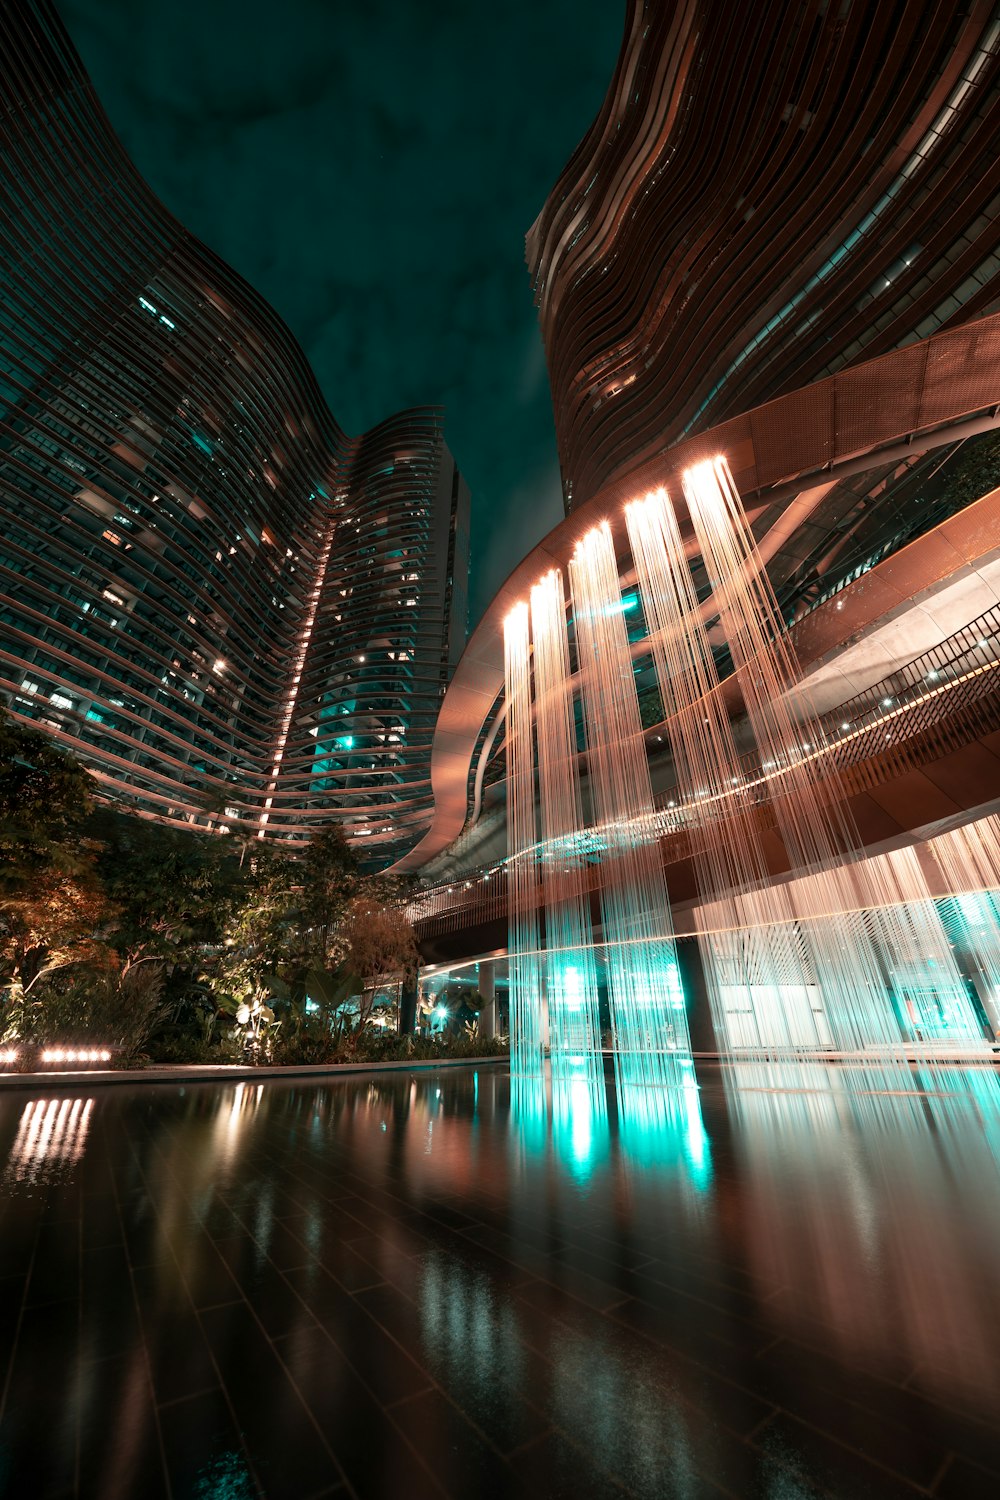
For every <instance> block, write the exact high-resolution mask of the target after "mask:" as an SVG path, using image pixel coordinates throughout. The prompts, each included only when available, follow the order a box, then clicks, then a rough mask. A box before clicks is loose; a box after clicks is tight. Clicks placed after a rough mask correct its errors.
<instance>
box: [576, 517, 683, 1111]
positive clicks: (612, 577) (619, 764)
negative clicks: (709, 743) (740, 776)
mask: <svg viewBox="0 0 1000 1500" xmlns="http://www.w3.org/2000/svg"><path fill="white" fill-rule="evenodd" d="M570 584H571V588H572V594H573V616H574V624H575V630H576V646H577V656H578V665H579V671H580V677H581V681H582V687H583V706H584V726H585V731H586V742H587V768H588V773H589V780H590V786H591V792H592V797H593V803H594V815H595V822H596V828H597V835H598V840H599V843H600V847H601V864H602V871H601V874H602V891H601V915H602V920H603V925H604V937H605V941H606V945H607V957H608V998H609V1004H610V1008H611V1022H612V1030H613V1032H614V1046H615V1069H616V1076H617V1078H618V1081H619V1084H622V1083H625V1084H633V1083H639V1084H642V1085H644V1086H651V1087H659V1086H663V1085H673V1084H675V1083H677V1082H678V1081H679V1080H680V1079H681V1077H682V1076H684V1069H690V1067H691V1058H690V1041H689V1039H688V1029H687V1016H686V1014H685V1011H684V997H683V993H682V991H681V986H680V977H679V973H678V968H677V954H676V950H675V946H674V941H673V924H672V921H671V916H670V906H669V902H668V899H667V890H666V884H665V881H664V876H663V865H662V861H661V859H660V854H659V849H658V847H657V839H656V831H655V825H654V819H653V794H652V788H651V786H650V780H649V766H648V763H647V760H646V751H645V744H644V741H643V736H642V724H641V720H640V716H639V701H638V698H637V696H636V690H635V678H634V677H633V674H632V659H631V653H630V650H629V641H628V632H627V630H626V628H625V621H624V618H623V613H622V610H623V605H622V597H621V590H620V588H619V585H618V568H617V563H616V559H615V549H614V544H613V541H612V537H611V528H610V526H609V525H608V524H607V522H604V523H602V524H601V525H600V526H597V527H594V529H593V530H592V531H590V532H588V533H587V535H586V536H584V537H583V538H582V540H581V541H580V542H579V543H578V545H577V548H576V551H575V553H574V555H573V559H572V561H571V563H570Z"/></svg>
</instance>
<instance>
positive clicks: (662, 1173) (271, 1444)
mask: <svg viewBox="0 0 1000 1500" xmlns="http://www.w3.org/2000/svg"><path fill="white" fill-rule="evenodd" d="M998 1330H1000V1073H998V1072H996V1071H994V1070H993V1069H992V1068H990V1067H988V1066H986V1067H981V1068H960V1067H941V1068H938V1069H936V1070H935V1069H933V1068H914V1069H905V1070H904V1069H900V1068H898V1067H897V1068H887V1069H882V1070H878V1069H873V1068H866V1069H854V1070H847V1069H844V1068H838V1067H836V1066H819V1065H796V1066H791V1065H789V1066H782V1067H779V1066H766V1065H763V1064H754V1065H752V1066H751V1065H746V1066H742V1065H741V1066H739V1067H735V1068H728V1069H725V1070H720V1069H719V1068H717V1067H699V1069H698V1073H697V1076H696V1075H695V1074H694V1073H692V1075H691V1077H690V1079H689V1081H688V1083H687V1085H686V1086H682V1087H680V1088H678V1089H676V1090H673V1091H671V1092H670V1093H668V1094H664V1093H662V1092H658V1091H656V1090H648V1089H643V1088H641V1087H639V1086H636V1087H635V1088H633V1089H631V1090H629V1089H627V1088H624V1087H622V1089H621V1092H620V1093H619V1092H616V1087H615V1083H614V1080H613V1079H612V1078H611V1077H610V1076H608V1077H601V1076H600V1075H597V1076H595V1075H594V1073H593V1070H583V1071H582V1072H581V1074H580V1076H579V1077H573V1076H568V1077H563V1076H560V1077H559V1078H557V1079H556V1080H554V1081H553V1080H545V1081H539V1080H520V1081H516V1082H515V1083H514V1084H512V1081H511V1079H510V1078H509V1077H508V1075H507V1072H506V1069H505V1068H503V1067H485V1068H478V1069H477V1068H473V1067H470V1068H468V1069H457V1070H446V1071H443V1072H441V1073H434V1072H414V1073H412V1074H407V1073H394V1074H386V1075H382V1076H376V1075H372V1076H365V1077H355V1078H346V1079H342V1080H338V1081H335V1082H332V1083H322V1084H315V1083H313V1082H312V1081H302V1080H299V1081H292V1080H288V1081H280V1082H268V1083H262V1084H260V1085H256V1084H255V1085H249V1084H233V1085H229V1084H227V1085H208V1084H193V1085H191V1084H189V1085H187V1086H181V1085H179V1084H178V1085H169V1086H168V1085H143V1086H133V1085H116V1086H115V1087H111V1088H104V1089H102V1088H99V1087H95V1088H93V1089H92V1090H91V1091H90V1092H89V1093H88V1092H87V1091H86V1090H81V1091H75V1092H73V1093H66V1094H64V1095H61V1094H60V1093H59V1092H58V1091H57V1090H56V1089H49V1090H48V1091H45V1092H39V1093H37V1094H35V1093H32V1092H30V1091H29V1090H27V1089H21V1090H13V1089H7V1090H4V1091H3V1092H2V1093H0V1403H2V1405H0V1496H2V1497H5V1500H6V1497H21V1496H25V1497H36V1496H37V1497H42V1496H64V1495H65V1496H69V1495H79V1496H88V1497H89V1496H95V1497H100V1500H114V1497H124V1496H141V1497H146V1496H161V1495H162V1496H172V1497H174V1500H188V1497H192V1500H194V1497H197V1500H243V1497H250V1496H257V1495H266V1496H269V1497H284V1496H288V1497H295V1500H302V1497H309V1496H316V1497H319V1496H323V1495H332V1494H343V1495H345V1496H349V1495H357V1496H373V1497H374V1496H387V1497H388V1496H391V1497H396V1496H401V1497H422V1496H425V1495H426V1496H431V1495H433V1496H441V1495H442V1494H444V1495H451V1496H456V1497H465V1496H486V1497H489V1496H511V1497H513V1496H521V1495H528V1496H533V1495H538V1496H543V1495H544V1496H567V1497H570V1496H571V1497H578V1496H603V1495H608V1496H611V1495H620V1494H622V1493H626V1494H633V1495H639V1496H650V1497H657V1500H659V1497H665V1500H669V1497H674V1496H679V1497H690V1500H697V1497H701V1496H713V1495H730V1496H739V1497H743V1496H752V1497H767V1500H796V1497H799V1496H803V1497H804V1496H811V1495H815V1494H823V1495H834V1496H842V1497H844V1500H857V1497H864V1496H873V1497H881V1496H885V1495H891V1496H896V1495H914V1496H915V1495H924V1496H926V1495H933V1496H935V1497H941V1500H948V1497H957V1496H961V1497H975V1496H979V1495H983V1496H985V1495H989V1496H991V1497H995V1496H996V1495H997V1494H1000V1336H998Z"/></svg>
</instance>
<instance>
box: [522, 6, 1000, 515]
mask: <svg viewBox="0 0 1000 1500" xmlns="http://www.w3.org/2000/svg"><path fill="white" fill-rule="evenodd" d="M998 150H1000V18H998V17H997V16H996V14H995V8H994V7H993V6H992V5H989V4H974V5H971V6H968V7H964V8H962V9H957V8H956V7H955V6H953V5H949V4H947V3H945V0H938V3H933V4H926V3H922V0H921V3H917V0H892V3H884V4H879V5H869V4H863V3H847V4H844V5H836V6H834V5H830V6H827V5H817V6H803V5H801V4H798V3H795V0H787V3H776V4H768V5H763V6H736V7H734V6H732V5H727V4H723V3H720V0H692V3H689V4H684V5H676V6H656V5H650V4H649V3H648V0H632V3H631V5H630V6H629V7H628V10H627V15H626V26H625V36H624V41H623V45H622V51H621V55H620V58H619V61H618V66H617V69H616V72H615V75H614V78H613V81H612V83H611V87H610V89H609V91H608V95H607V97H606V99H605V101H604V104H603V106H602V108H601V111H600V113H599V115H598V117H597V119H596V120H595V122H594V124H593V126H592V127H591V129H590V131H589V133H588V134H587V136H586V137H585V138H584V140H583V141H582V142H581V144H580V146H579V147H578V149H577V151H576V152H575V153H574V155H573V157H572V158H571V160H570V162H569V163H568V165H567V167H566V169H565V170H564V172H563V173H562V175H561V177H560V179H559V181H558V183H557V184H556V186H555V188H554V190H553V192H552V193H551V194H550V196H549V199H548V201H547V203H546V205H545V207H544V208H543V210H542V212H541V214H540V215H539V217H538V220H537V221H536V223H535V225H534V226H533V228H532V230H531V232H530V234H529V236H528V260H529V264H530V267H531V271H532V274H533V277H534V282H535V291H536V296H537V300H538V305H539V313H540V318H541V325H542V331H543V335H544V339H545V345H546V350H547V356H548V365H549V375H550V381H551V386H552V396H553V406H554V409H555V414H556V427H557V435H558V441H559V452H560V458H561V463H562V471H563V484H564V498H565V503H566V508H567V510H571V509H573V508H574V507H575V506H578V505H580V504H582V503H583V502H585V501H586V500H587V499H588V498H590V497H591V496H593V495H594V494H595V493H596V492H597V491H598V490H599V489H600V488H601V487H602V486H603V485H605V484H606V483H608V482H609V481H610V480H613V479H615V478H616V477H618V476H620V475H622V474H623V473H626V472H627V471H628V470H629V469H630V468H631V467H633V466H634V465H636V464H637V463H640V462H642V461H643V460H645V459H648V458H650V457H652V456H654V455H655V454H656V453H658V452H661V451H662V450H664V449H665V448H667V447H669V446H670V445H671V444H673V443H676V442H677V441H678V440H679V439H681V438H683V437H687V436H690V435H692V434H697V433H699V432H702V431H704V430H706V429H708V428H710V427H713V426H716V425H718V424H719V423H720V422H722V421H724V420H726V419H727V418H729V417H731V416H733V415H734V414H736V413H739V412H742V411H747V410H749V409H750V408H753V407H757V406H759V405H761V404H762V403H764V402H767V401H769V400H771V399H773V398H774V397H776V396H779V395H781V394H782V393H784V392H786V391H788V390H792V389H795V388H798V387H801V386H804V385H807V384H810V383H811V382H813V381H816V380H818V379H821V378H822V377H823V376H826V375H830V374H833V373H835V372H836V371H838V370H841V369H843V368H844V367H845V366H848V365H852V364H855V363H857V362H859V361H861V360H863V359H870V358H872V357H873V356H875V355H878V354H883V353H885V352H887V351H889V350H891V349H895V348H898V347H900V346H901V345H903V344H906V343H908V342H911V341H912V340H914V339H917V338H924V337H926V336H927V335H929V334H931V333H934V332H937V331H938V330H940V329H942V328H949V327H954V326H955V325H957V324H959V323H962V322H964V321H967V320H968V319H969V318H972V317H979V316H981V315H982V314H984V313H987V312H990V311H992V310H994V309H995V308H996V307H997V305H998V299H1000V282H998V272H1000V258H998V249H1000V175H998V173H997V168H996V162H997V156H998Z"/></svg>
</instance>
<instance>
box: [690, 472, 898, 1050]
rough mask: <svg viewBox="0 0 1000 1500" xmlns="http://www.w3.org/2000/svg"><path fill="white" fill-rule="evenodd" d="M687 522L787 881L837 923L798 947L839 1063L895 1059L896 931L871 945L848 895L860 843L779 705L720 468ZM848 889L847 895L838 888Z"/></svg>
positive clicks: (697, 478) (761, 616) (764, 611)
mask: <svg viewBox="0 0 1000 1500" xmlns="http://www.w3.org/2000/svg"><path fill="white" fill-rule="evenodd" d="M683 483H684V493H685V496H686V498H687V502H688V509H689V512H690V515H691V521H692V524H693V526H694V529H695V534H696V536H697V538H698V543H699V546H700V548H701V554H702V558H703V559H704V563H705V567H706V569H707V571H708V574H709V579H710V581H711V584H712V590H713V603H714V604H715V606H716V607H717V608H718V611H719V620H720V625H721V628H722V633H723V635H724V637H725V639H726V641H727V643H728V645H729V648H730V651H731V653H732V658H733V667H734V671H735V673H736V678H737V682H738V684H739V687H740V690H741V692H742V695H743V702H744V707H745V709H746V713H747V718H748V720H749V723H750V727H751V730H752V732H753V735H754V738H755V740H756V742H757V749H758V752H759V754H760V758H761V766H762V769H763V770H764V771H765V772H769V773H771V775H770V794H771V805H772V808H773V811H774V815H775V819H776V822H777V824H778V828H779V830H780V833H781V837H782V840H783V842H784V845H785V849H786V853H787V855H788V859H789V862H790V864H791V866H792V868H793V869H797V870H811V871H812V872H814V876H815V880H816V881H817V882H818V883H819V885H820V887H821V888H822V890H823V891H824V892H825V894H824V895H822V896H821V897H820V900H819V905H820V907H821V908H822V909H823V910H824V911H825V912H832V911H843V912H851V910H852V908H853V909H854V911H853V914H851V915H845V916H843V917H841V918H839V919H838V920H837V921H836V922H832V921H828V920H824V919H822V918H821V919H820V920H819V921H817V922H815V923H811V924H810V925H809V929H808V932H807V940H808V944H809V950H810V954H811V957H812V961H813V964H814V966H815V970H816V977H817V979H818V981H819V985H820V990H821V992H822V996H823V1005H824V1010H825V1012H826V1015H827V1017H828V1019H829V1023H830V1029H831V1032H832V1035H833V1039H834V1044H835V1046H836V1047H837V1048H838V1049H839V1050H842V1051H859V1050H867V1049H870V1048H873V1047H874V1048H878V1049H886V1050H892V1049H898V1048H899V1047H900V1045H901V1044H902V1041H903V1028H902V1027H901V1025H900V1021H899V1018H898V1015H897V1014H896V1012H895V1009H894V1007H893V1005H892V1002H891V1000H890V998H889V994H888V989H887V986H888V983H889V971H890V970H892V969H899V968H901V967H904V966H906V965H907V964H908V963H909V961H910V959H911V956H912V955H911V954H910V953H908V952H907V953H905V954H904V953H899V952H897V951H896V948H895V942H894V940H895V939H896V938H897V937H898V934H896V933H895V931H894V930H892V929H890V930H888V931H882V929H881V927H879V933H878V935H879V937H880V939H882V942H881V943H880V944H878V945H877V944H876V943H875V942H873V940H872V923H873V921H874V922H875V923H876V925H878V923H877V918H874V917H870V918H869V919H868V920H866V918H865V916H864V911H865V909H867V910H868V911H869V912H871V913H874V912H875V910H876V909H877V908H878V907H879V906H880V905H881V902H880V900H879V898H878V894H877V891H875V890H871V891H866V892H865V893H864V895H865V898H864V899H861V900H858V899H856V898H855V892H856V888H857V883H858V880H859V878H861V877H859V876H858V870H857V862H856V851H857V849H858V847H859V844H860V840H859V838H858V835H857V831H856V830H855V829H854V828H853V826H852V824H851V820H850V819H849V817H848V815H847V812H846V810H845V809H844V808H843V806H842V805H840V804H839V803H836V802H835V801H834V802H830V801H828V799H827V798H826V797H825V796H824V795H823V792H822V790H821V785H820V780H819V776H818V774H817V772H816V771H815V756H816V754H817V751H818V749H819V744H818V741H819V736H820V730H819V727H818V717H817V716H816V715H814V714H809V713H807V714H806V715H805V716H803V714H802V712H801V704H800V707H799V710H798V711H797V712H796V714H795V716H794V717H793V715H792V712H791V709H790V707H789V704H788V699H787V697H786V694H788V693H789V692H790V690H791V689H792V688H794V687H795V686H796V685H797V684H798V682H799V680H800V678H801V673H800V671H799V669H798V664H797V662H796V660H795V657H794V655H793V653H792V650H791V646H790V644H789V642H788V640H787V638H786V636H785V634H784V628H783V622H782V619H781V615H780V612H779V610H778V605H777V600H776V599H775V596H774V593H773V590H772V589H771V585H770V581H769V579H768V577H767V573H766V571H765V570H764V567H763V565H762V563H761V560H760V555H759V553H758V551H757V547H756V544H755V542H754V539H753V535H752V533H751V531H750V528H749V525H748V524H747V520H746V516H745V514H744V511H743V506H742V502H741V500H740V496H739V492H738V490H737V488H736V485H735V483H734V482H733V478H732V475H731V474H730V472H729V466H728V464H727V463H726V461H725V459H724V458H716V459H713V460H710V461H708V462H706V463H701V464H697V465H695V466H694V467H693V468H691V469H688V470H687V471H686V472H685V474H684V476H683ZM845 885H846V886H848V887H850V894H848V892H846V891H845V890H844V887H845Z"/></svg>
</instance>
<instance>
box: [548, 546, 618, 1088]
mask: <svg viewBox="0 0 1000 1500" xmlns="http://www.w3.org/2000/svg"><path fill="white" fill-rule="evenodd" d="M531 636H532V646H533V661H534V669H535V670H534V681H535V734H536V738H537V744H538V809H539V819H540V823H541V838H542V842H541V848H540V862H541V877H542V891H543V894H544V898H545V947H546V953H545V960H544V962H545V993H546V997H547V1000H548V1016H549V1055H550V1057H551V1061H552V1072H553V1078H554V1079H555V1078H557V1077H559V1076H561V1075H566V1076H572V1075H578V1074H581V1073H586V1074H588V1075H589V1074H590V1073H595V1076H596V1071H598V1070H600V1069H601V1059H600V1048H601V1029H600V1022H599V1017H598V1001H597V973H596V970H595V966H594V949H593V934H592V931H591V924H590V899H589V894H588V890H587V884H586V855H585V854H584V852H583V849H582V847H581V845H582V840H581V838H580V832H581V830H582V828H583V805H582V801H581V796H580V773H579V768H578V765H577V746H576V721H575V717H574V698H573V681H572V676H571V673H570V660H569V641H568V638H567V633H566V600H565V595H564V592H563V582H562V575H561V574H560V573H559V572H557V571H556V570H555V569H553V570H552V571H551V572H549V573H546V574H545V576H544V577H543V578H542V579H541V580H540V581H539V582H538V583H537V584H536V585H535V587H534V588H533V589H532V590H531ZM597 1093H598V1096H599V1098H600V1099H603V1088H602V1089H600V1090H598V1091H597Z"/></svg>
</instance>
